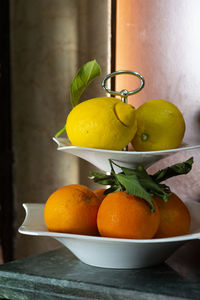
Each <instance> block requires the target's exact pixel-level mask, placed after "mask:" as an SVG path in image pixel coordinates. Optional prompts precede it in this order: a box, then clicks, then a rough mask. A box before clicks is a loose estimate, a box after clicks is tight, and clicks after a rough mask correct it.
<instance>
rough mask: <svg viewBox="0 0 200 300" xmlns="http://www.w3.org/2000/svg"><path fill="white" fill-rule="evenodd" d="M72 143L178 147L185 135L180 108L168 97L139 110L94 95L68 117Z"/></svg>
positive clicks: (107, 146) (148, 148)
mask: <svg viewBox="0 0 200 300" xmlns="http://www.w3.org/2000/svg"><path fill="white" fill-rule="evenodd" d="M66 132H67V135H68V138H69V140H70V141H71V143H72V145H74V146H80V147H89V148H99V149H108V150H122V149H123V148H124V147H126V146H127V145H128V144H129V143H130V142H131V143H132V145H133V147H134V149H135V150H136V151H156V150H165V149H173V148H177V147H178V146H179V145H180V143H181V141H182V139H183V136H184V132H185V121H184V118H183V115H182V113H181V112H180V110H179V109H178V108H177V107H176V106H175V105H174V104H173V103H171V102H168V101H166V100H160V99H157V100H149V101H147V102H146V103H144V104H143V105H141V106H140V107H139V108H138V109H137V110H136V109H134V107H133V106H131V105H130V104H125V103H123V102H121V100H120V99H117V98H113V97H103V98H94V99H90V100H87V101H84V102H82V103H80V104H78V105H77V106H75V107H74V108H73V109H72V110H71V112H70V113H69V115H68V117H67V121H66Z"/></svg>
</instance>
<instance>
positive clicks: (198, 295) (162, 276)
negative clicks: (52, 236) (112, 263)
mask: <svg viewBox="0 0 200 300" xmlns="http://www.w3.org/2000/svg"><path fill="white" fill-rule="evenodd" d="M0 297H1V298H6V299H18V300H24V299H38V300H39V299H42V300H46V299H48V300H49V299H54V300H56V299H105V300H106V299H109V300H110V299H116V300H121V299H123V300H124V299H125V300H126V299H147V300H149V299H153V300H156V299H159V300H162V299H163V300H164V299H198V300H199V299H200V240H194V241H191V242H187V243H186V244H185V245H184V246H182V247H181V248H179V249H178V250H177V251H176V252H175V253H174V254H173V255H172V256H171V257H170V258H169V259H168V260H167V261H166V262H165V263H163V264H160V265H158V266H154V267H150V268H144V269H133V270H119V269H105V268H97V267H92V266H89V265H86V264H84V263H82V262H81V261H79V260H78V259H77V258H76V257H74V256H73V255H72V254H71V253H70V252H69V251H68V250H67V249H66V248H63V247H61V248H58V249H55V250H53V251H50V252H47V253H42V254H39V255H35V256H31V257H28V258H23V259H20V260H16V261H13V262H9V263H7V264H3V265H1V266H0Z"/></svg>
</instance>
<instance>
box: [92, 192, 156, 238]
mask: <svg viewBox="0 0 200 300" xmlns="http://www.w3.org/2000/svg"><path fill="white" fill-rule="evenodd" d="M154 206H155V212H152V211H151V209H150V205H149V204H148V203H147V202H146V201H145V200H143V199H141V198H139V197H136V196H133V195H131V194H127V193H126V192H115V193H110V194H108V195H107V196H106V197H105V198H104V199H103V201H102V203H101V205H100V207H99V210H98V214H97V226H98V230H99V233H100V235H101V236H104V237H112V238H127V239H151V238H152V237H153V236H154V234H155V233H156V232H157V230H158V226H159V224H160V214H159V210H158V207H157V205H156V203H155V202H154Z"/></svg>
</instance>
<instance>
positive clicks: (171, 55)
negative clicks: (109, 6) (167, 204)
mask: <svg viewBox="0 0 200 300" xmlns="http://www.w3.org/2000/svg"><path fill="white" fill-rule="evenodd" d="M125 69H126V70H133V71H137V72H139V73H141V74H142V75H143V76H144V78H145V83H146V84H145V87H144V89H143V90H142V91H141V92H140V93H138V94H136V95H135V96H132V97H129V103H131V104H133V105H134V106H136V107H138V106H139V105H140V104H142V103H143V102H145V101H148V100H150V99H159V98H160V99H166V100H169V101H171V102H173V103H174V104H176V105H177V106H178V107H179V109H180V110H181V111H182V113H183V115H184V118H185V120H186V126H187V130H186V134H185V139H184V140H185V141H186V142H187V141H189V142H190V143H193V144H194V143H198V144H200V71H199V70H200V1H199V0H167V1H166V0H126V1H123V0H118V1H117V47H116V70H125ZM116 83H117V87H116V89H117V90H119V91H120V90H122V89H124V88H126V89H128V90H132V89H135V88H136V87H138V85H139V80H138V79H137V78H134V77H132V76H131V77H130V76H128V75H123V76H118V77H117V80H116ZM192 155H193V156H194V158H195V165H194V168H193V170H192V172H191V173H190V175H187V177H185V178H186V179H187V180H186V179H184V180H183V178H184V176H182V177H180V178H176V179H175V180H171V185H172V187H173V190H174V191H175V192H177V194H179V195H180V196H182V197H183V198H184V199H187V198H188V197H189V198H192V199H195V200H200V171H199V170H200V150H195V151H187V152H184V153H180V154H176V155H174V156H172V157H170V158H167V159H164V160H162V162H160V163H158V164H157V165H155V166H154V167H152V169H154V170H155V169H158V168H160V167H163V166H165V165H167V164H168V163H174V162H177V161H181V160H184V159H187V158H189V157H190V156H192ZM188 179H189V180H188ZM169 183H170V181H169ZM179 185H180V186H179Z"/></svg>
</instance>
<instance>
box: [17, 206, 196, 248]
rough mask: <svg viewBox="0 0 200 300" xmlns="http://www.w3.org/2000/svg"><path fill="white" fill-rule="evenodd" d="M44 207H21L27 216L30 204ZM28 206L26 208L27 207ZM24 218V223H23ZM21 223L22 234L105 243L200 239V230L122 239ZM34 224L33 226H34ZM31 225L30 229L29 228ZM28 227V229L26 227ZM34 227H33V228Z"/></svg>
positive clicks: (170, 241) (166, 241)
mask: <svg viewBox="0 0 200 300" xmlns="http://www.w3.org/2000/svg"><path fill="white" fill-rule="evenodd" d="M192 202H193V203H194V205H199V206H200V203H198V202H195V201H190V203H192ZM36 205H37V206H38V207H41V208H42V207H44V206H45V204H43V203H23V207H24V208H25V210H26V217H25V220H26V218H27V215H28V214H27V211H28V209H31V206H35V207H36ZM28 206H29V207H30V208H27V207H28ZM25 220H24V223H25ZM24 223H23V224H22V225H21V226H20V228H19V229H18V231H19V232H20V233H22V234H27V235H37V236H48V237H52V238H72V239H82V240H89V241H91V242H92V241H95V242H105V243H125V244H156V243H172V242H183V241H189V240H194V239H200V231H199V232H195V233H190V234H187V235H181V236H175V237H170V238H159V239H154V238H153V239H123V238H110V237H101V236H90V235H80V234H71V233H60V232H51V231H48V229H45V230H35V229H36V228H37V226H35V225H34V224H33V225H32V224H31V225H32V226H26V225H25V224H24ZM34 226H35V227H34ZM30 227H32V229H30ZM28 228H29V229H28ZM34 228H35V229H34Z"/></svg>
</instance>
